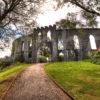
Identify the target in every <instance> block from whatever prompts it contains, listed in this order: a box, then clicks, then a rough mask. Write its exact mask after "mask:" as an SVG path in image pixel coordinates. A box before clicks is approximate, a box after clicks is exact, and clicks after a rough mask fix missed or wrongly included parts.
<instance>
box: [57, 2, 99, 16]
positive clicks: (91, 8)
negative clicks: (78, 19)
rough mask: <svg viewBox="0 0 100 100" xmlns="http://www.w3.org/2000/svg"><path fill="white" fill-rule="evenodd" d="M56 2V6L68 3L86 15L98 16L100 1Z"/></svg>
mask: <svg viewBox="0 0 100 100" xmlns="http://www.w3.org/2000/svg"><path fill="white" fill-rule="evenodd" d="M56 1H57V2H58V6H61V5H64V4H65V3H69V2H70V3H71V4H73V5H76V6H78V7H79V8H81V9H82V10H84V11H86V12H88V13H92V14H93V15H97V16H100V0H56Z"/></svg>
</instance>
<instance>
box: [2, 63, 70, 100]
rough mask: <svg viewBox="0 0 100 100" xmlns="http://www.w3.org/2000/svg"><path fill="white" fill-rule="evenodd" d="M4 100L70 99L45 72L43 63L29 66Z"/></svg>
mask: <svg viewBox="0 0 100 100" xmlns="http://www.w3.org/2000/svg"><path fill="white" fill-rule="evenodd" d="M3 100H70V98H69V97H68V96H67V95H66V94H65V93H64V92H63V91H62V90H61V89H59V88H58V87H57V86H56V85H55V84H54V83H53V82H52V81H51V80H50V79H49V78H48V76H47V75H46V74H45V72H44V69H43V64H36V65H33V66H31V67H29V68H27V69H26V70H25V71H24V72H23V73H22V74H21V75H20V76H19V77H18V78H17V80H16V81H15V83H14V84H13V86H12V88H11V89H10V90H9V91H8V93H7V94H6V96H5V98H4V99H3Z"/></svg>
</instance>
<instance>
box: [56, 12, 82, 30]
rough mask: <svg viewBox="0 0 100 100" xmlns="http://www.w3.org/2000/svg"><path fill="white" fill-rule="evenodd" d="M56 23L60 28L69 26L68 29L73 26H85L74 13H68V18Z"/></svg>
mask: <svg viewBox="0 0 100 100" xmlns="http://www.w3.org/2000/svg"><path fill="white" fill-rule="evenodd" d="M56 25H57V26H58V27H59V28H65V29H66V28H67V29H69V28H70V29H71V28H77V27H83V26H84V25H83V24H82V23H81V22H79V21H77V19H76V16H75V14H74V13H71V14H70V13H68V15H67V18H66V19H61V20H60V21H59V22H56Z"/></svg>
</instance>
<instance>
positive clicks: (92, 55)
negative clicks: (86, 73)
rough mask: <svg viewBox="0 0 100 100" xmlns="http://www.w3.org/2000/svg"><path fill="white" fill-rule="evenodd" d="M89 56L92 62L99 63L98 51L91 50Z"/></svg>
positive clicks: (99, 54)
mask: <svg viewBox="0 0 100 100" xmlns="http://www.w3.org/2000/svg"><path fill="white" fill-rule="evenodd" d="M89 56H90V58H91V61H92V62H93V63H96V64H100V51H91V52H90V54H89Z"/></svg>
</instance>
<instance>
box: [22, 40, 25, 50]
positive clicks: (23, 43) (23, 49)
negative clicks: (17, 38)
mask: <svg viewBox="0 0 100 100" xmlns="http://www.w3.org/2000/svg"><path fill="white" fill-rule="evenodd" d="M24 46H25V44H24V41H23V42H22V51H24Z"/></svg>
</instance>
